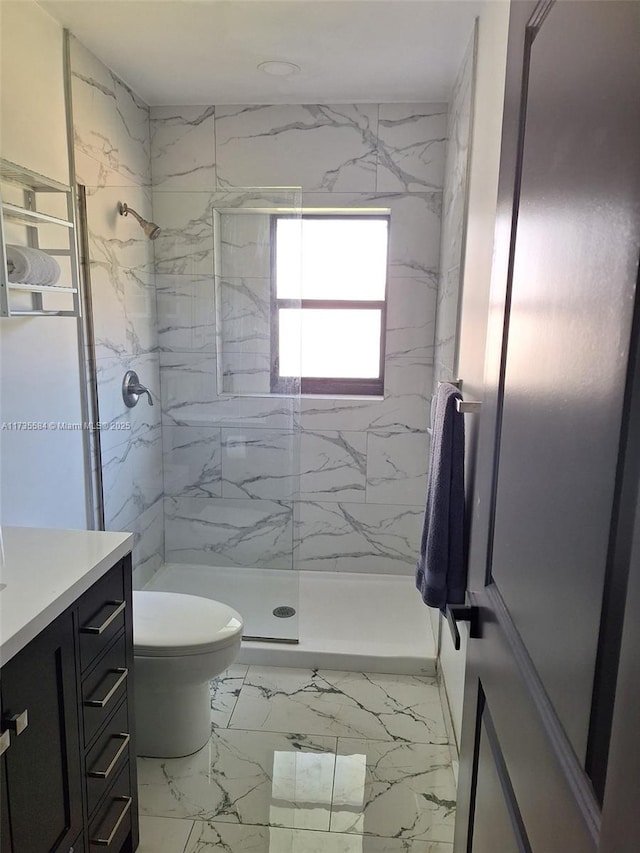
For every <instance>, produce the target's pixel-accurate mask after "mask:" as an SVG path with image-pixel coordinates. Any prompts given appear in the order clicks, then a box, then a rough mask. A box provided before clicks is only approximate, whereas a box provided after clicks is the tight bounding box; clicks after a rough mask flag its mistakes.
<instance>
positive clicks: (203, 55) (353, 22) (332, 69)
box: [40, 0, 482, 105]
mask: <svg viewBox="0 0 640 853" xmlns="http://www.w3.org/2000/svg"><path fill="white" fill-rule="evenodd" d="M40 5H41V6H42V7H43V8H44V9H46V10H47V11H48V12H49V13H50V14H51V15H53V16H54V17H55V18H57V19H58V20H59V21H60V22H61V23H62V24H63V25H65V26H67V27H69V29H71V31H72V32H73V33H74V34H75V35H76V36H77V37H78V38H79V39H80V41H82V42H83V43H84V44H85V45H86V46H87V47H88V48H89V49H90V50H92V51H93V52H94V53H95V54H96V55H97V56H98V57H99V58H100V59H101V60H102V61H103V62H104V63H105V64H106V65H108V66H109V67H110V68H111V69H113V71H115V72H116V73H117V74H118V75H119V76H120V77H122V79H123V80H125V81H126V82H127V83H128V84H129V85H130V86H131V87H132V88H133V89H134V90H135V91H136V92H137V93H138V94H139V95H140V96H141V97H142V98H143V99H144V100H145V101H147V103H149V104H154V105H156V104H261V103H298V104H299V103H340V102H342V103H357V102H367V101H368V102H373V103H376V102H385V101H386V102H389V101H399V102H403V101H441V100H447V99H448V97H449V94H450V91H451V87H452V85H453V82H454V78H455V75H456V72H457V70H458V67H459V64H460V61H461V59H462V56H463V53H464V49H465V47H466V45H467V44H468V42H469V39H470V37H471V33H472V29H473V21H474V18H475V16H476V15H477V14H478V12H479V9H480V7H481V5H482V3H481V0H40ZM265 60H288V61H290V62H293V63H295V64H296V65H299V66H300V68H301V71H300V73H299V74H297V75H295V76H293V77H287V78H276V77H270V76H268V75H266V74H264V73H263V72H261V71H258V70H257V65H258V64H259V63H260V62H264V61H265Z"/></svg>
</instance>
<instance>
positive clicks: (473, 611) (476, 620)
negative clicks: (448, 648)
mask: <svg viewBox="0 0 640 853" xmlns="http://www.w3.org/2000/svg"><path fill="white" fill-rule="evenodd" d="M444 616H445V617H446V619H447V622H448V624H449V630H450V631H451V639H452V641H453V647H454V649H455V650H456V651H459V650H460V631H458V626H457V625H456V622H468V623H469V636H470V637H471V639H472V640H477V639H478V638H479V637H480V608H479V607H477V606H476V605H475V604H471V605H463V604H447V606H446V607H445V610H444Z"/></svg>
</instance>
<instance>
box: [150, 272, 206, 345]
mask: <svg viewBox="0 0 640 853" xmlns="http://www.w3.org/2000/svg"><path fill="white" fill-rule="evenodd" d="M155 279H156V294H157V304H158V346H159V349H160V350H162V351H163V352H214V351H215V348H216V320H215V286H214V281H213V278H212V277H209V276H195V275H194V276H192V275H162V274H158V275H156V277H155Z"/></svg>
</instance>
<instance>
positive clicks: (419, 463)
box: [367, 431, 431, 506]
mask: <svg viewBox="0 0 640 853" xmlns="http://www.w3.org/2000/svg"><path fill="white" fill-rule="evenodd" d="M430 449H431V448H430V440H429V435H428V433H426V432H423V433H420V432H405V433H389V432H384V431H381V432H376V431H371V432H369V433H368V434H367V503H381V504H397V505H399V504H409V505H412V506H420V505H421V504H424V502H425V498H426V491H427V472H428V471H429V453H430Z"/></svg>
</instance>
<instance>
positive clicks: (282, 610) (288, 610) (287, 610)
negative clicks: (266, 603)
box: [273, 604, 296, 619]
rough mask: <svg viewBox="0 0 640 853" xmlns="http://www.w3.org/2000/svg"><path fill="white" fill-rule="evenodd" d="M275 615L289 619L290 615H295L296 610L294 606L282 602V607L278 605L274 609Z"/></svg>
mask: <svg viewBox="0 0 640 853" xmlns="http://www.w3.org/2000/svg"><path fill="white" fill-rule="evenodd" d="M273 615H274V616H277V617H278V619H288V618H289V617H290V616H295V615H296V611H295V609H294V608H293V607H288V606H287V605H286V604H282V605H281V606H280V607H276V609H275V610H274V611H273Z"/></svg>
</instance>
